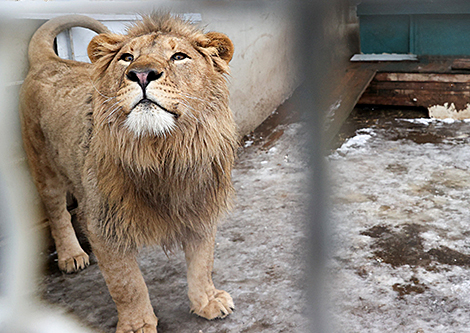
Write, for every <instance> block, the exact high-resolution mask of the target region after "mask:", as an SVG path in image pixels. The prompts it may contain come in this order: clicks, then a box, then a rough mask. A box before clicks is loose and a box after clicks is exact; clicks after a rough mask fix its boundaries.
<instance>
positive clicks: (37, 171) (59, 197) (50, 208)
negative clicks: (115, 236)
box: [26, 146, 89, 273]
mask: <svg viewBox="0 0 470 333" xmlns="http://www.w3.org/2000/svg"><path fill="white" fill-rule="evenodd" d="M26 147H28V146H26ZM27 150H28V152H29V154H28V155H29V156H28V157H29V159H30V162H31V163H30V164H31V173H32V175H33V178H34V180H35V183H36V187H37V189H38V192H39V195H40V196H41V199H42V201H43V203H44V207H45V210H46V215H47V218H48V220H49V226H50V228H51V234H52V238H53V239H54V243H55V246H56V251H57V256H58V262H59V268H60V270H62V271H64V272H66V273H73V272H76V271H78V270H81V269H83V268H85V267H86V266H88V264H89V258H88V254H86V253H85V251H83V249H82V248H81V246H80V243H79V242H78V239H77V236H76V234H75V230H74V228H73V226H72V218H71V216H70V213H69V212H68V211H67V188H66V185H65V180H64V177H62V176H60V175H59V174H57V173H56V172H55V171H53V170H54V168H53V166H50V165H44V163H47V162H44V161H47V160H46V159H44V158H42V159H39V158H34V157H35V156H34V153H31V150H29V149H27ZM35 162H36V163H35Z"/></svg>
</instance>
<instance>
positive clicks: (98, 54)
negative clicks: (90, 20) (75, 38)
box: [87, 33, 125, 62]
mask: <svg viewBox="0 0 470 333" xmlns="http://www.w3.org/2000/svg"><path fill="white" fill-rule="evenodd" d="M124 38H125V37H124V36H123V35H118V34H111V33H105V34H99V35H97V36H95V37H93V39H92V40H91V42H90V44H88V48H87V52H88V58H90V60H91V62H96V61H97V60H98V59H100V58H102V57H103V56H105V55H108V54H113V53H115V52H117V51H118V50H119V49H120V48H121V45H122V42H123V41H124Z"/></svg>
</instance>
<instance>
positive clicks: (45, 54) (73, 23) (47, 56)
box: [28, 15, 108, 65]
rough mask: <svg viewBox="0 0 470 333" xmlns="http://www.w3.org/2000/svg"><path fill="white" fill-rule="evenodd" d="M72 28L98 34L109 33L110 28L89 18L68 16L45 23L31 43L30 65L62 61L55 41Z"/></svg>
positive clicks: (29, 50) (29, 51) (29, 52)
mask: <svg viewBox="0 0 470 333" xmlns="http://www.w3.org/2000/svg"><path fill="white" fill-rule="evenodd" d="M72 27H83V28H88V29H91V30H93V31H95V32H97V33H103V32H108V28H106V27H105V26H104V25H103V24H101V23H100V22H98V21H97V20H95V19H92V18H90V17H88V16H83V15H66V16H60V17H56V18H53V19H51V20H49V21H47V22H46V23H44V24H43V25H42V26H41V27H40V28H39V29H38V30H37V31H36V32H35V33H34V35H33V37H32V38H31V41H30V42H29V49H28V58H29V63H30V65H34V64H35V63H44V61H48V60H59V59H61V58H59V57H58V56H57V54H56V53H55V52H54V39H55V37H56V36H57V35H58V34H59V33H60V32H61V31H63V30H65V29H69V28H72Z"/></svg>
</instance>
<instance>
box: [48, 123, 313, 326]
mask: <svg viewBox="0 0 470 333" xmlns="http://www.w3.org/2000/svg"><path fill="white" fill-rule="evenodd" d="M282 118H283V119H284V122H280V121H279V120H276V119H274V120H272V121H271V122H267V123H265V124H264V125H263V126H262V128H260V129H259V131H257V132H256V133H254V134H253V135H251V136H250V137H249V138H246V141H244V142H243V147H241V148H240V149H239V154H238V155H239V157H238V161H237V164H236V167H235V170H234V171H233V180H234V185H235V188H236V192H237V199H236V206H235V209H234V210H233V211H232V212H231V213H230V214H229V215H228V216H227V217H226V218H225V220H224V221H222V223H221V225H220V227H219V231H218V235H217V239H216V249H215V252H216V253H215V265H214V273H213V279H214V283H215V285H216V287H218V288H221V289H224V290H226V291H228V292H229V293H230V294H231V295H232V297H233V299H234V302H235V311H234V313H233V314H232V315H231V316H229V317H227V318H226V319H223V320H214V321H207V320H205V319H202V318H198V317H196V316H195V315H191V314H190V313H189V301H188V299H187V296H186V292H187V288H186V278H185V272H186V267H185V262H184V256H183V254H182V253H176V254H174V255H170V256H169V257H167V256H166V255H165V254H164V253H163V252H162V251H161V250H160V249H145V250H144V251H143V252H142V254H141V257H140V258H141V259H140V265H141V270H142V272H143V274H144V278H145V280H146V282H147V285H148V288H149V293H150V298H151V301H152V305H153V307H154V309H155V312H156V314H157V316H158V317H159V324H158V332H162V333H165V332H167V333H169V332H177V333H184V332H194V333H201V332H202V333H210V332H217V333H223V332H273V333H274V332H276V333H278V332H302V331H305V330H306V329H307V327H308V325H307V319H306V318H305V317H304V316H303V315H302V312H303V309H304V308H305V306H304V301H303V299H304V293H303V289H304V288H303V287H302V281H303V267H304V265H303V247H302V246H301V245H300V244H301V243H302V242H303V241H304V239H305V236H304V235H305V233H304V228H303V222H304V210H303V208H304V202H305V200H306V193H307V192H306V188H305V183H306V164H305V162H304V153H303V148H302V145H301V142H303V137H304V135H303V131H304V129H303V126H302V125H301V124H300V123H299V122H294V121H289V120H288V119H287V118H288V117H287V118H286V117H285V116H283V117H282ZM286 119H287V121H286ZM54 258H55V256H54V254H51V255H50V256H49V261H50V269H49V270H48V273H47V274H46V276H45V278H44V281H43V283H42V298H43V299H45V300H47V301H48V302H50V303H52V304H54V305H57V306H58V307H60V308H63V309H64V311H65V312H66V313H70V314H72V315H73V316H75V317H76V318H78V319H79V321H80V322H81V323H83V325H84V326H87V327H90V328H92V329H94V330H95V331H97V332H106V333H111V332H114V329H115V326H116V323H117V312H116V310H115V307H114V304H113V302H112V300H111V297H110V296H109V294H108V291H107V289H106V285H105V282H104V280H103V278H102V276H101V274H100V272H99V269H98V266H97V264H96V261H95V260H93V262H92V265H91V266H89V267H88V268H87V269H85V270H83V271H81V272H78V273H76V274H70V275H65V274H62V273H60V272H59V271H57V268H56V263H55V262H54ZM92 259H93V258H92Z"/></svg>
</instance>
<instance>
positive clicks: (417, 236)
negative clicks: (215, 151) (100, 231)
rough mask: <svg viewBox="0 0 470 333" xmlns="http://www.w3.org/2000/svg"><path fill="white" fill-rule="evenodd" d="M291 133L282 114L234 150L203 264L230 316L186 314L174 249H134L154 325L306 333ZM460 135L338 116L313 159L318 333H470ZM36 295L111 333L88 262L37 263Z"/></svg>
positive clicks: (465, 137) (467, 153)
mask: <svg viewBox="0 0 470 333" xmlns="http://www.w3.org/2000/svg"><path fill="white" fill-rule="evenodd" d="M283 119H284V118H283ZM305 131H306V129H305V126H304V125H303V124H302V123H301V122H300V121H298V120H296V119H295V118H294V119H292V118H290V119H288V121H285V122H284V123H281V124H280V125H279V121H278V120H274V121H271V122H268V123H267V124H265V125H264V127H263V128H262V129H261V130H260V131H258V132H257V133H255V134H254V135H253V136H251V137H249V138H247V140H246V141H245V142H244V143H243V147H241V148H240V151H239V159H238V162H237V165H236V168H235V170H234V173H233V178H234V182H235V187H236V190H237V201H236V206H235V209H234V211H233V212H232V213H231V214H230V215H229V216H228V217H227V218H226V219H225V220H224V221H223V223H222V224H221V226H220V228H219V233H218V236H217V246H216V260H215V269H214V281H215V283H216V285H217V286H218V287H220V288H224V289H225V290H227V291H229V292H230V293H231V294H232V296H233V298H234V300H235V304H236V310H235V312H234V313H233V314H232V315H231V316H230V317H228V318H226V319H224V320H215V321H213V322H208V321H206V320H204V319H201V318H198V317H196V316H194V315H190V314H189V305H188V301H187V297H186V283H185V264H184V259H183V256H182V254H181V253H178V254H176V255H171V256H169V257H166V256H165V254H163V252H162V251H161V250H158V249H146V250H145V251H144V252H143V253H142V256H141V267H142V271H143V273H144V276H145V279H146V280H147V283H148V286H149V291H150V295H151V300H152V304H153V306H154V308H155V311H156V313H157V315H158V317H159V319H160V322H159V326H158V328H159V332H195V333H199V332H203V333H209V332H217V333H221V332H273V333H274V332H306V331H308V329H309V326H308V324H307V320H306V318H305V317H304V316H303V315H302V313H303V309H305V304H304V301H303V299H304V293H303V288H302V281H303V280H302V274H303V270H304V263H303V254H304V249H305V246H303V244H304V243H303V242H305V232H304V228H303V220H304V204H305V202H306V196H307V192H308V191H307V189H306V187H305V184H306V181H307V165H306V163H305V159H304V152H303V146H302V144H303V142H304V140H305ZM469 143H470V122H466V121H459V122H455V121H449V120H443V121H442V120H431V119H428V118H426V112H425V111H423V110H390V109H370V108H369V109H368V108H362V109H356V110H355V111H354V112H353V114H352V115H351V116H350V118H349V119H348V121H347V123H346V125H345V126H344V127H343V129H342V131H341V133H340V135H339V136H338V139H337V140H336V142H335V144H336V146H335V147H334V148H333V149H331V150H330V151H329V153H328V156H327V157H326V163H327V170H328V171H329V172H330V176H331V177H330V178H331V204H330V220H329V228H330V229H329V230H330V235H331V236H330V240H329V241H328V243H329V244H330V249H329V250H330V252H329V261H328V267H327V268H328V269H327V271H328V276H327V279H326V280H327V281H328V282H329V283H328V285H327V290H328V294H329V300H330V303H331V305H330V307H331V312H330V318H329V321H330V322H331V323H332V325H331V326H332V328H331V331H332V332H338V333H339V332H341V333H343V332H344V333H364V332H368V333H375V332H377V333H379V332H381V333H382V332H398V333H400V332H403V333H405V332H406V333H429V332H436V333H441V332H452V333H460V332H462V333H463V332H470V324H469V323H470V238H469V236H470V231H469V230H470V228H469V226H470V205H469V203H468V201H469V200H468V199H469V197H470V145H469ZM50 258H52V259H53V256H51V257H50ZM52 267H55V266H54V265H52ZM43 298H45V299H46V300H48V301H49V302H51V303H53V304H56V305H58V306H60V307H62V308H63V309H65V311H66V312H69V313H72V314H73V315H74V316H75V317H77V318H79V320H80V321H81V322H82V323H83V325H86V326H88V327H91V328H93V329H94V330H96V331H97V332H109V333H111V332H113V331H114V327H115V325H116V321H117V315H116V311H115V308H114V305H113V303H112V300H111V298H110V296H109V295H108V292H107V290H106V286H105V284H104V281H103V279H102V277H101V275H100V273H99V271H98V267H97V265H96V264H93V265H91V266H90V267H88V268H87V269H86V270H84V271H82V272H79V273H77V274H72V275H63V274H61V273H59V272H57V270H54V269H51V270H49V273H48V274H47V275H46V277H45V279H44V281H43ZM328 333H329V332H328Z"/></svg>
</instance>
